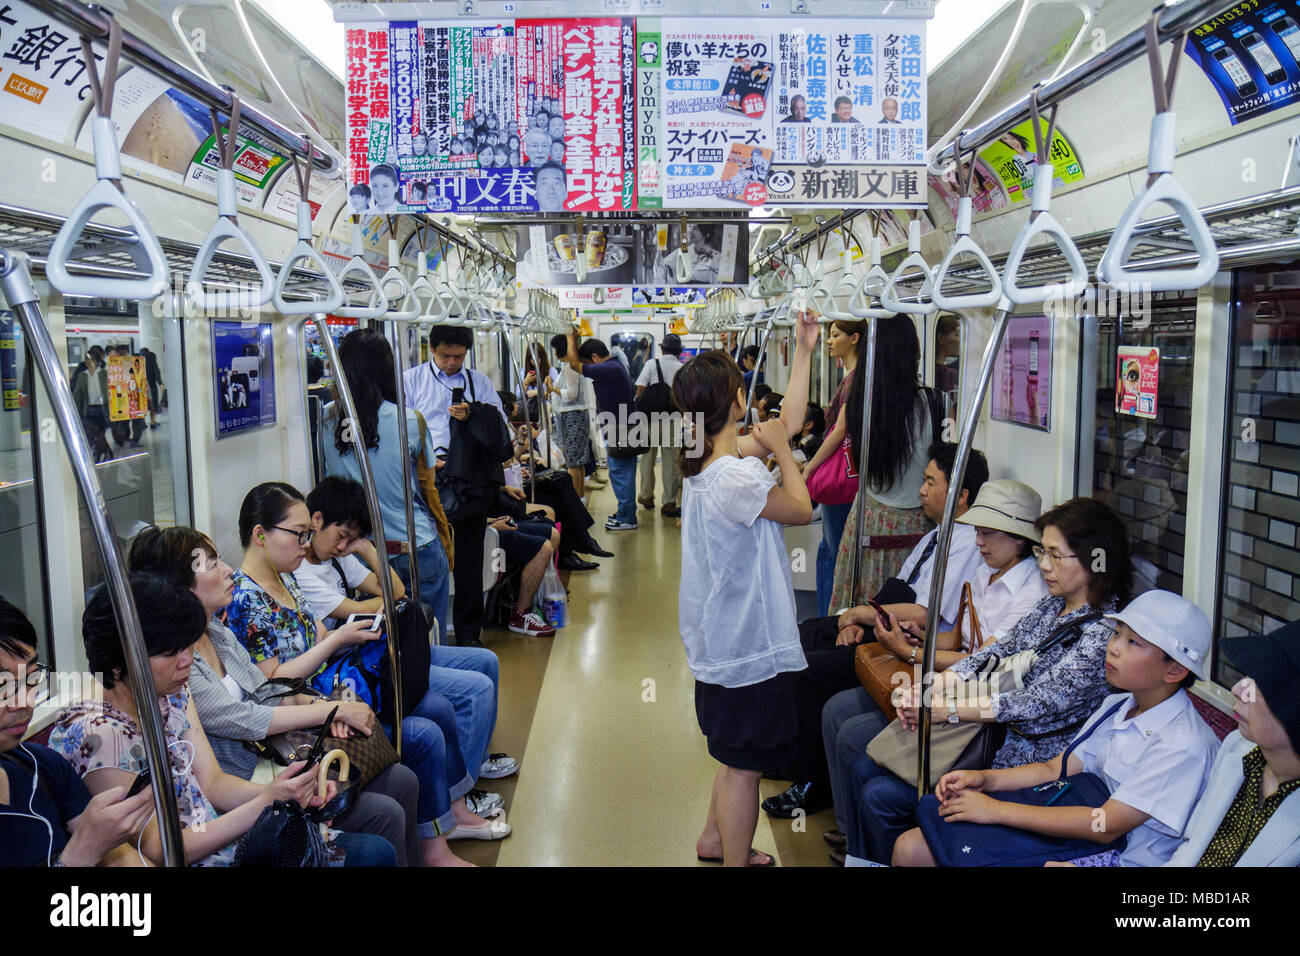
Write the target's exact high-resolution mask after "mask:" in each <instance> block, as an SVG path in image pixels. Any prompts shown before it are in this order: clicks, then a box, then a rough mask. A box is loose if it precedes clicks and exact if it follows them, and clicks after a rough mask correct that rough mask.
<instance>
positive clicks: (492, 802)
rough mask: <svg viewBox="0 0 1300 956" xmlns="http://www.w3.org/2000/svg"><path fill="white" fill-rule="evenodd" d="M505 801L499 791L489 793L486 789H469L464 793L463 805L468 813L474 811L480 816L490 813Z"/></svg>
mask: <svg viewBox="0 0 1300 956" xmlns="http://www.w3.org/2000/svg"><path fill="white" fill-rule="evenodd" d="M504 803H505V801H504V800H502V799H501V794H499V793H489V792H488V791H486V790H471V791H470V792H469V793H467V794H465V806H466V807H468V808H469V812H470V813H476V814H478V815H479V816H480V817H486V816H489V815H491V814H492V813H493V812H494V811H495V810H497V809H498V808H500V807H501V806H502V805H503V804H504Z"/></svg>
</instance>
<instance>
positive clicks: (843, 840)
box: [822, 830, 849, 850]
mask: <svg viewBox="0 0 1300 956" xmlns="http://www.w3.org/2000/svg"><path fill="white" fill-rule="evenodd" d="M822 839H823V840H825V841H826V845H827V846H828V847H830V848H831V849H832V850H843V849H844V848H845V847H846V846H848V844H849V838H848V837H847V836H845V835H844V834H843V833H841V832H840V831H839V830H827V831H826V832H825V833H823V834H822Z"/></svg>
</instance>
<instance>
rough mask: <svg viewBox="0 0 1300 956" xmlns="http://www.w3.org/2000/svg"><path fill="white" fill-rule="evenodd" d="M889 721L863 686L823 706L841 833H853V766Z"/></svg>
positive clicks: (824, 733) (825, 743) (828, 765)
mask: <svg viewBox="0 0 1300 956" xmlns="http://www.w3.org/2000/svg"><path fill="white" fill-rule="evenodd" d="M888 724H889V718H888V717H886V716H885V714H884V711H882V710H881V709H880V708H879V707H877V706H876V704H875V702H874V701H873V700H872V699H871V695H870V694H868V693H867V692H866V690H864V689H863V688H861V687H853V688H850V689H849V690H843V691H840V692H839V693H838V694H835V695H834V696H832V697H831V699H830V700H828V701H827V702H826V704H825V706H824V707H822V746H823V747H824V748H825V750H826V769H827V772H828V774H829V776H830V780H831V797H832V798H833V799H834V801H835V823H836V825H837V826H838V828H839V831H840V832H841V833H848V832H849V827H848V823H847V822H846V821H847V819H848V806H849V804H851V803H852V802H853V799H852V795H851V794H852V790H851V788H850V785H849V768H850V767H852V766H853V761H854V760H855V759H857V758H858V757H859V756H861V755H862V754H863V753H865V752H866V750H867V744H869V743H871V741H872V739H873V738H874V737H875V736H876V734H878V733H880V732H881V731H882V730H884V729H885V727H886V725H888ZM880 862H885V861H883V860H882V861H880Z"/></svg>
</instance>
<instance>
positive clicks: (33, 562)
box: [0, 311, 54, 663]
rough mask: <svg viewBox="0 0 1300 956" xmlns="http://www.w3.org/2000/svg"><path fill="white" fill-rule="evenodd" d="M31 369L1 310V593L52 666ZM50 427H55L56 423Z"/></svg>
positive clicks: (15, 329)
mask: <svg viewBox="0 0 1300 956" xmlns="http://www.w3.org/2000/svg"><path fill="white" fill-rule="evenodd" d="M32 377H33V369H32V364H31V360H30V357H29V356H28V354H27V346H26V344H25V342H24V341H23V334H22V330H21V329H20V328H19V325H18V320H17V319H16V318H15V317H14V314H13V313H12V312H9V311H0V379H3V383H2V385H0V390H2V392H3V395H0V554H4V555H5V573H4V583H3V585H2V586H0V593H3V595H4V597H5V599H6V600H7V601H9V602H10V603H12V604H14V605H15V606H16V607H18V609H19V610H21V611H22V612H23V613H24V614H26V615H27V619H28V620H29V621H31V622H32V626H33V627H35V628H36V635H37V637H38V639H39V641H40V646H39V647H38V648H37V656H38V657H39V658H40V659H41V660H43V661H46V662H47V663H52V662H53V656H54V649H53V646H52V644H51V641H50V633H49V626H48V620H49V618H48V615H47V614H46V607H45V597H44V595H46V594H48V593H49V581H48V576H47V573H46V562H45V554H46V548H45V546H44V537H45V536H44V529H43V527H42V522H41V494H40V472H39V469H38V467H37V460H36V456H37V453H38V451H39V448H40V440H39V436H38V429H39V428H40V427H41V426H40V425H37V424H34V423H38V422H41V420H42V419H41V416H40V414H39V410H38V409H37V408H36V396H35V395H34V394H33V384H34V383H33V381H32ZM49 427H53V423H52V422H51V425H50V426H49Z"/></svg>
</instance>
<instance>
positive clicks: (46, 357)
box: [0, 250, 185, 867]
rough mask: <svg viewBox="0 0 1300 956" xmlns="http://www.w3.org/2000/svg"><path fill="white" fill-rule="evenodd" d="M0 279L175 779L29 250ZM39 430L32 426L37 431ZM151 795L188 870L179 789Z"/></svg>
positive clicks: (157, 760)
mask: <svg viewBox="0 0 1300 956" xmlns="http://www.w3.org/2000/svg"><path fill="white" fill-rule="evenodd" d="M0 284H2V285H3V288H4V296H5V298H6V299H7V300H8V302H9V307H10V308H11V309H13V311H14V314H16V315H17V316H18V324H19V325H20V326H21V327H22V330H23V335H24V336H25V337H26V339H27V345H28V347H29V348H30V350H31V353H32V357H33V358H34V359H35V361H36V367H37V369H39V371H40V376H41V381H43V382H44V383H45V390H46V392H47V393H48V394H49V396H50V400H51V402H53V404H54V418H55V420H56V421H57V422H58V425H59V431H60V432H61V433H62V435H63V444H64V447H65V448H66V449H67V451H68V458H69V459H70V461H71V464H72V473H73V476H74V477H75V478H76V480H77V486H78V487H79V488H80V489H81V494H82V496H83V497H84V498H85V499H86V515H87V518H88V519H89V521H90V527H91V531H92V532H94V535H95V544H96V546H97V547H98V548H99V559H100V561H101V562H102V563H103V566H104V578H105V582H106V586H107V588H108V595H109V597H110V598H111V599H112V602H113V617H114V619H115V620H116V621H117V631H118V634H120V635H121V638H122V650H123V652H124V655H125V657H126V670H127V675H128V677H129V678H130V681H131V695H132V697H133V698H134V699H135V709H136V722H137V724H138V726H139V728H140V733H141V734H142V735H143V737H144V749H145V757H146V758H147V759H148V761H149V770H150V772H151V773H152V774H153V779H154V780H155V781H164V780H165V781H167V782H168V783H170V781H171V779H172V771H171V761H170V760H169V759H168V756H167V743H166V740H167V738H166V737H165V736H164V733H163V724H162V715H161V714H160V713H159V710H158V691H157V688H155V686H154V682H153V672H152V671H151V670H150V669H149V650H148V648H147V647H146V645H145V642H144V633H143V632H142V631H141V629H140V613H139V611H138V610H137V609H136V606H135V596H134V595H133V594H132V593H131V586H130V579H129V576H128V574H127V569H126V561H125V560H124V559H123V558H122V551H121V549H120V548H119V547H118V544H117V531H116V529H115V528H114V526H113V517H112V515H110V514H109V511H108V503H107V502H106V501H105V500H104V490H103V488H102V487H101V486H100V484H99V475H98V474H97V473H96V472H95V463H94V456H93V455H92V454H91V451H90V442H89V440H88V439H87V438H86V435H85V432H84V431H83V430H82V426H81V420H80V417H79V416H78V415H77V410H76V406H75V405H74V404H73V402H72V392H71V390H70V389H69V387H68V380H67V377H66V372H65V370H64V368H63V363H62V361H61V360H60V359H59V357H58V353H57V351H56V350H55V348H54V342H53V340H51V338H50V332H49V329H48V328H47V327H46V325H45V318H44V316H42V315H41V307H40V299H39V298H38V296H37V295H36V286H35V285H33V284H32V276H31V273H30V272H29V271H28V268H27V257H26V256H25V255H23V254H22V253H16V252H12V251H9V250H5V251H2V252H0ZM37 430H38V429H33V433H35V432H36V431H37ZM153 795H154V797H153V799H154V810H155V811H156V813H157V815H158V837H159V840H160V841H161V843H162V855H163V862H164V863H165V865H167V866H176V867H182V866H184V865H185V845H184V843H183V841H182V837H181V823H180V816H179V815H178V814H177V811H176V791H175V790H174V789H173V788H172V787H171V786H155V787H154V788H153Z"/></svg>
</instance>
